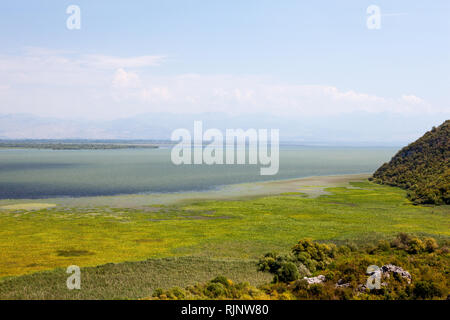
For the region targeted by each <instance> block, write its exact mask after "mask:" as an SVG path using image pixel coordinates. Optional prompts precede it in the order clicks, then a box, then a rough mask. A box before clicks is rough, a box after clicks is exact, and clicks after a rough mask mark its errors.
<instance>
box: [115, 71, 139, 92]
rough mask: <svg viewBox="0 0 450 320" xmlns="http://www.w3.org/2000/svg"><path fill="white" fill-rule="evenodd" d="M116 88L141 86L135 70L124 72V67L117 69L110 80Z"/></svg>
mask: <svg viewBox="0 0 450 320" xmlns="http://www.w3.org/2000/svg"><path fill="white" fill-rule="evenodd" d="M112 85H113V87H116V88H138V87H140V86H141V81H140V79H139V76H138V74H137V73H135V72H126V71H125V70H124V69H122V68H120V69H117V71H116V73H115V74H114V78H113V81H112Z"/></svg>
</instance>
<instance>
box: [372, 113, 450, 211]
mask: <svg viewBox="0 0 450 320" xmlns="http://www.w3.org/2000/svg"><path fill="white" fill-rule="evenodd" d="M373 180H374V181H375V182H378V183H383V184H388V185H393V186H399V187H401V188H404V189H407V190H409V192H408V197H409V198H410V199H411V200H412V201H414V202H415V203H417V204H421V203H424V204H450V120H447V121H445V122H444V123H443V124H442V125H440V126H439V127H437V128H435V127H433V129H432V130H431V131H429V132H427V133H425V135H424V136H423V137H421V138H420V139H418V140H417V141H415V142H413V143H411V144H410V145H408V146H407V147H405V148H403V149H402V150H400V151H399V152H398V153H397V154H396V155H395V156H394V157H393V158H392V160H391V161H390V162H389V163H385V164H384V165H383V166H381V168H379V169H378V170H377V171H376V172H375V173H374V175H373Z"/></svg>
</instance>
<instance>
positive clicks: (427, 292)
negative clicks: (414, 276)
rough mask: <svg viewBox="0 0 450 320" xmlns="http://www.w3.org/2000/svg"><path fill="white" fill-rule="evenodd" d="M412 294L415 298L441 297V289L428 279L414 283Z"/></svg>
mask: <svg viewBox="0 0 450 320" xmlns="http://www.w3.org/2000/svg"><path fill="white" fill-rule="evenodd" d="M413 294H414V296H415V297H416V298H421V299H432V298H434V297H441V296H442V292H441V290H440V289H439V288H438V287H437V286H436V285H435V284H434V283H432V282H430V281H419V282H417V283H416V284H415V285H414V289H413Z"/></svg>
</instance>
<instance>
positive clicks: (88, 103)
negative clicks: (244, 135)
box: [0, 48, 449, 119]
mask: <svg viewBox="0 0 450 320" xmlns="http://www.w3.org/2000/svg"><path fill="white" fill-rule="evenodd" d="M163 61H164V57H163V56H153V55H146V56H138V57H127V58H123V57H112V56H107V55H77V54H75V53H73V52H61V51H50V50H45V49H39V48H31V49H28V50H27V52H26V53H25V54H23V55H18V56H0V84H1V86H0V113H16V112H26V113H33V114H38V115H46V116H57V117H86V118H101V119H111V118H118V117H124V116H130V115H135V114H139V113H146V112H173V113H198V112H227V113H230V114H243V113H268V114H277V115H287V116H302V115H332V114H340V113H348V112H358V111H364V112H372V113H379V112H388V113H406V114H421V113H424V112H426V113H433V112H449V110H448V109H445V108H444V107H441V108H437V107H435V106H432V105H430V104H429V103H428V102H426V101H425V100H424V99H422V98H420V97H418V96H416V95H414V94H403V95H400V96H399V97H398V98H395V97H394V98H387V97H381V96H377V95H374V94H368V93H364V92H357V91H355V90H341V89H339V88H338V87H335V86H329V85H296V84H292V83H286V82H280V81H277V80H273V79H270V78H269V77H262V76H244V75H203V74H180V75H172V76H156V75H154V74H152V69H151V68H150V69H149V68H148V67H154V66H157V65H159V64H161V63H162V62H163ZM6 88H7V89H6Z"/></svg>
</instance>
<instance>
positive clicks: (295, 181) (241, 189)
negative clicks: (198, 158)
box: [0, 173, 371, 210]
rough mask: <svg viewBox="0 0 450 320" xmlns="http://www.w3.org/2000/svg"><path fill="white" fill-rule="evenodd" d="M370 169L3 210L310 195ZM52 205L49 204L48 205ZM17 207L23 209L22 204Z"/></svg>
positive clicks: (0, 202)
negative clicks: (360, 171) (297, 193)
mask: <svg viewBox="0 0 450 320" xmlns="http://www.w3.org/2000/svg"><path fill="white" fill-rule="evenodd" d="M370 176H371V174H370V173H357V174H338V175H326V176H308V177H300V178H289V179H280V180H271V181H260V182H244V183H238V184H230V185H222V186H217V187H215V188H213V189H210V190H203V191H180V192H168V193H137V194H136V193H135V194H117V195H103V196H88V197H53V198H52V197H50V198H39V199H1V200H0V210H2V209H3V210H11V209H8V208H2V207H5V206H10V205H18V204H24V205H28V206H29V205H30V204H33V203H35V204H44V203H45V204H47V203H49V204H50V205H51V207H55V206H63V207H85V206H112V207H119V208H127V207H140V206H149V205H169V204H176V203H180V202H186V201H200V200H233V199H241V198H249V197H260V196H270V195H278V194H282V193H286V192H299V193H304V194H306V195H307V196H308V197H317V196H320V195H322V194H327V192H326V191H325V190H324V189H325V188H329V187H339V186H345V185H348V183H349V182H350V181H361V180H365V179H367V178H368V177H370ZM49 207H50V206H49ZM17 210H20V209H19V208H18V209H17Z"/></svg>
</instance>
